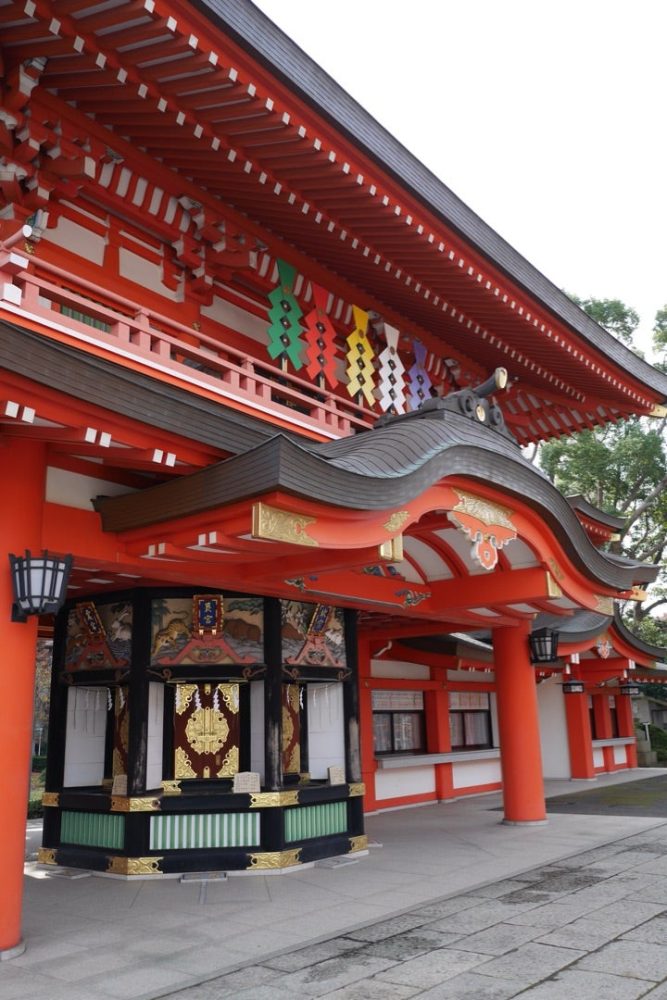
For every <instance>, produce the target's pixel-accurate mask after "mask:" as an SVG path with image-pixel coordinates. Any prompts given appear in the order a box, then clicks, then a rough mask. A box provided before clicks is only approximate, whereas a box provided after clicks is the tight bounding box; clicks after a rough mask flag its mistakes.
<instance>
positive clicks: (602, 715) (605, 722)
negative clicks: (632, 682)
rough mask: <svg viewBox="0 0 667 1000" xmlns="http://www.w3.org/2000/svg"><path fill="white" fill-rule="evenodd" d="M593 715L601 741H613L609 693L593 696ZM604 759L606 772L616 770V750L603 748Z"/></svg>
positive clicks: (596, 732) (596, 731) (597, 734)
mask: <svg viewBox="0 0 667 1000" xmlns="http://www.w3.org/2000/svg"><path fill="white" fill-rule="evenodd" d="M593 715H594V717H595V734H596V736H597V738H598V739H599V740H610V739H611V712H610V711H609V692H608V691H605V692H604V694H594V695H593ZM602 758H603V760H604V770H605V771H613V770H614V748H613V747H603V748H602Z"/></svg>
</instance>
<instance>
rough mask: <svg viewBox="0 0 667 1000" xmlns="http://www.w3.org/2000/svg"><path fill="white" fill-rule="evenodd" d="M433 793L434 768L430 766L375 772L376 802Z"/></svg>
mask: <svg viewBox="0 0 667 1000" xmlns="http://www.w3.org/2000/svg"><path fill="white" fill-rule="evenodd" d="M434 791H435V768H434V767H433V766H432V765H426V766H424V767H406V768H405V769H403V768H399V769H396V770H394V768H392V769H391V770H387V771H376V772H375V798H376V799H377V800H378V801H380V800H382V799H398V798H402V797H403V796H407V795H423V794H427V793H428V792H434Z"/></svg>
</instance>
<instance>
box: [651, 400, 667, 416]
mask: <svg viewBox="0 0 667 1000" xmlns="http://www.w3.org/2000/svg"><path fill="white" fill-rule="evenodd" d="M648 415H649V417H663V418H664V417H667V406H663V405H662V403H654V405H653V406H652V407H651V409H650V410H649V414H648Z"/></svg>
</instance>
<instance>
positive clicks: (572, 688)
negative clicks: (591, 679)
mask: <svg viewBox="0 0 667 1000" xmlns="http://www.w3.org/2000/svg"><path fill="white" fill-rule="evenodd" d="M562 686H563V694H583V693H584V692H585V690H586V685H585V684H584V682H583V681H565V682H564V683H563V685H562Z"/></svg>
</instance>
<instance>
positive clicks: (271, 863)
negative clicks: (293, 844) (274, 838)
mask: <svg viewBox="0 0 667 1000" xmlns="http://www.w3.org/2000/svg"><path fill="white" fill-rule="evenodd" d="M248 857H249V858H250V864H249V865H248V868H272V869H274V870H275V869H278V868H293V867H294V866H295V865H300V864H301V848H300V847H298V848H297V849H296V850H295V851H267V852H265V853H263V854H249V855H248Z"/></svg>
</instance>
